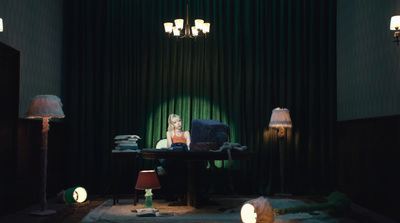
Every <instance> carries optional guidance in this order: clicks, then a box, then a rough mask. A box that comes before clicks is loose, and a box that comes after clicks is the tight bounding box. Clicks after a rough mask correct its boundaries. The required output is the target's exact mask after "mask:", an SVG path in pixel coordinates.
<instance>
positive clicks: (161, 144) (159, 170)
mask: <svg viewBox="0 0 400 223" xmlns="http://www.w3.org/2000/svg"><path fill="white" fill-rule="evenodd" d="M167 144H168V141H167V139H160V140H158V141H157V143H156V149H164V148H167ZM158 161H159V162H160V163H159V164H160V165H158V166H157V168H156V169H157V174H158V175H159V176H163V175H167V171H165V169H164V168H163V167H162V166H161V163H162V162H163V161H164V159H159V160H158Z"/></svg>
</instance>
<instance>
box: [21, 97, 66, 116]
mask: <svg viewBox="0 0 400 223" xmlns="http://www.w3.org/2000/svg"><path fill="white" fill-rule="evenodd" d="M26 117H27V118H64V117H65V115H64V112H63V110H62V103H61V101H60V99H59V98H58V97H57V96H54V95H38V96H36V97H34V98H33V99H32V101H31V104H30V106H29V110H28V113H27V115H26Z"/></svg>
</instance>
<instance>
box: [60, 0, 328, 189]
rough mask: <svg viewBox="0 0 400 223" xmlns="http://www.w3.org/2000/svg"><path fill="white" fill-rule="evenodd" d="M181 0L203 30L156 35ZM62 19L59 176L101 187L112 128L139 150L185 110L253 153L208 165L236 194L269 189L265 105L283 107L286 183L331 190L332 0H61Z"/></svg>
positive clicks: (272, 169) (271, 140)
mask: <svg viewBox="0 0 400 223" xmlns="http://www.w3.org/2000/svg"><path fill="white" fill-rule="evenodd" d="M187 3H189V23H190V24H191V25H194V19H196V18H203V19H204V20H205V21H206V22H210V23H211V29H210V34H209V35H207V37H206V38H204V36H202V37H198V38H197V39H196V40H194V39H178V40H177V39H176V38H174V37H170V38H169V37H168V36H167V34H166V33H164V27H163V23H164V22H167V21H171V22H172V21H173V20H174V19H175V18H184V19H186V4H187ZM65 18H66V19H65V21H66V23H65V28H66V29H65V32H66V35H65V36H66V41H65V42H66V45H65V49H66V50H65V52H66V54H65V71H66V72H65V83H66V85H65V91H64V95H65V98H66V100H65V103H64V104H65V105H64V107H65V111H66V119H65V120H66V123H67V124H68V132H69V136H68V137H69V145H68V153H67V154H68V155H67V156H66V160H67V161H68V162H67V164H66V166H67V168H68V172H70V173H73V174H69V175H68V176H69V177H68V182H69V183H71V184H72V183H75V184H79V185H85V186H86V187H88V188H91V189H92V190H93V191H97V192H100V193H108V192H109V189H110V186H111V184H110V182H111V177H112V175H111V172H110V168H111V158H110V157H111V154H110V152H111V149H112V148H113V146H114V144H113V138H114V136H115V135H118V134H137V135H139V136H141V137H142V139H141V140H140V141H139V145H140V147H141V148H149V147H152V146H154V144H155V142H156V141H157V140H158V139H160V138H165V132H166V129H167V117H168V115H169V114H170V113H176V114H179V115H180V116H181V118H182V120H183V129H185V130H190V124H191V120H192V119H217V120H219V121H221V122H222V123H225V124H228V125H229V126H230V139H229V141H231V142H238V143H240V144H242V145H247V146H248V148H249V150H250V151H253V152H254V158H253V159H252V160H251V161H248V162H234V164H233V166H232V167H229V166H228V165H227V163H226V162H224V163H222V164H221V163H219V167H221V169H220V170H219V171H222V170H225V169H227V170H229V171H231V172H230V175H231V178H230V180H231V181H233V185H234V188H236V189H235V190H236V192H239V193H245V194H250V193H252V194H264V195H268V194H271V193H273V192H278V191H279V157H278V155H279V153H278V143H277V132H276V131H275V130H269V129H268V123H269V119H270V116H271V111H272V109H274V108H276V107H286V108H288V109H289V110H290V112H291V118H292V121H293V128H292V129H289V130H288V134H287V136H288V138H287V150H286V151H285V159H286V164H285V172H286V176H285V180H286V184H287V185H288V187H289V188H288V191H290V192H291V193H294V194H295V193H310V192H324V191H328V190H330V189H331V188H332V186H331V185H333V183H334V180H335V169H336V167H335V160H336V157H335V151H334V146H335V145H334V141H335V140H334V137H335V131H334V123H335V121H336V1H334V0H326V1H320V0H248V1H247V0H246V1H240V0H193V1H183V0H71V1H65ZM185 22H186V20H185ZM127 165H128V164H127ZM152 165H153V163H151V162H148V161H141V163H140V168H152ZM220 174H222V175H223V173H220ZM213 179H214V180H215V181H217V179H218V177H215V178H213ZM222 179H224V178H222ZM214 191H215V192H218V188H214Z"/></svg>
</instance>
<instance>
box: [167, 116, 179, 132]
mask: <svg viewBox="0 0 400 223" xmlns="http://www.w3.org/2000/svg"><path fill="white" fill-rule="evenodd" d="M180 119H181V118H180V117H179V115H176V114H170V115H169V117H168V131H174V129H175V127H174V124H175V123H176V122H177V121H178V120H180Z"/></svg>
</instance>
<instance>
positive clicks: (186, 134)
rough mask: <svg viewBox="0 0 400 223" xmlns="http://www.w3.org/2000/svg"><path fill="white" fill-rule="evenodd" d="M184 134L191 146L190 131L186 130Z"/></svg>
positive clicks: (188, 144)
mask: <svg viewBox="0 0 400 223" xmlns="http://www.w3.org/2000/svg"><path fill="white" fill-rule="evenodd" d="M184 136H185V139H186V145H187V146H190V132H189V131H186V132H185V134H184Z"/></svg>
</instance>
